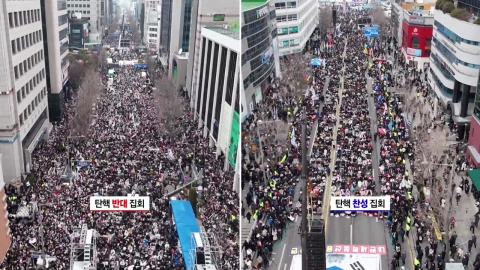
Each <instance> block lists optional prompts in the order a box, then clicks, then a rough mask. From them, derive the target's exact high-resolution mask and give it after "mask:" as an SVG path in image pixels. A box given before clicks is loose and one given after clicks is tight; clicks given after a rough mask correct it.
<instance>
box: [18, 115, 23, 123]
mask: <svg viewBox="0 0 480 270" xmlns="http://www.w3.org/2000/svg"><path fill="white" fill-rule="evenodd" d="M19 119H20V126H23V113H21V114H20V116H19Z"/></svg>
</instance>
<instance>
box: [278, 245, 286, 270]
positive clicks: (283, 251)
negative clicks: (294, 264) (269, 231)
mask: <svg viewBox="0 0 480 270" xmlns="http://www.w3.org/2000/svg"><path fill="white" fill-rule="evenodd" d="M286 247H287V245H286V244H283V250H282V256H280V262H279V263H278V270H280V267H281V266H282V261H283V255H284V254H285V248H286ZM285 267H287V264H285ZM284 269H285V268H284Z"/></svg>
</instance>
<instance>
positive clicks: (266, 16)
mask: <svg viewBox="0 0 480 270" xmlns="http://www.w3.org/2000/svg"><path fill="white" fill-rule="evenodd" d="M275 12H276V10H275V7H274V6H271V5H270V2H269V1H265V0H264V1H256V2H255V1H251V0H246V1H245V0H243V1H242V18H241V19H242V58H241V59H242V62H241V65H240V66H241V68H242V72H241V73H242V81H243V84H242V91H241V93H242V94H241V95H242V99H241V100H242V108H243V111H242V120H243V119H245V118H246V117H247V116H248V114H249V113H251V111H252V110H254V108H255V107H256V105H257V104H258V103H259V102H260V101H261V100H262V98H263V91H264V90H265V89H266V88H267V86H268V85H269V84H270V83H272V82H273V80H274V79H275V77H277V76H279V74H280V70H279V59H278V58H279V50H281V46H280V43H281V42H282V41H280V37H279V38H278V42H277V34H278V33H279V32H280V31H279V30H278V29H279V28H276V27H277V26H278V25H276V23H275V20H276V19H278V16H275Z"/></svg>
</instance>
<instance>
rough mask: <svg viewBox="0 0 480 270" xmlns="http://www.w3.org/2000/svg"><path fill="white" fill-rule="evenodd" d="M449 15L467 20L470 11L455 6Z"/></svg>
mask: <svg viewBox="0 0 480 270" xmlns="http://www.w3.org/2000/svg"><path fill="white" fill-rule="evenodd" d="M450 16H452V17H453V18H455V19H459V20H462V21H466V22H468V20H469V19H470V12H468V11H467V10H465V9H462V8H456V9H454V10H452V12H450Z"/></svg>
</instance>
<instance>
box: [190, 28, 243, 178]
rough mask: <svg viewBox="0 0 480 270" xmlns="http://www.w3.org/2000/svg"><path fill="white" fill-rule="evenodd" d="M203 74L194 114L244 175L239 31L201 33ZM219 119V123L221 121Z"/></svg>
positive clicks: (199, 81) (217, 145) (197, 92)
mask: <svg viewBox="0 0 480 270" xmlns="http://www.w3.org/2000/svg"><path fill="white" fill-rule="evenodd" d="M200 39H201V46H200V55H199V59H198V61H199V63H200V68H199V70H198V72H199V74H198V76H197V74H194V76H193V77H194V78H196V80H197V81H196V82H194V85H196V86H197V89H196V91H194V92H195V93H196V96H194V97H192V98H194V100H195V102H194V111H195V116H196V119H198V121H199V126H202V125H203V131H204V136H205V137H207V136H209V138H210V144H211V146H213V145H215V146H216V147H217V153H218V154H220V153H221V152H223V153H224V154H225V156H226V157H227V158H226V160H225V169H227V168H228V165H230V166H231V168H233V169H236V171H237V174H236V176H235V179H236V181H238V178H239V174H240V171H239V170H238V169H239V168H240V166H239V164H240V163H241V162H240V158H239V153H240V152H241V151H240V141H239V140H240V138H239V134H240V95H239V93H240V81H241V79H240V68H239V65H238V63H239V62H240V41H239V40H240V37H239V33H238V32H236V31H231V30H227V29H224V28H221V27H216V26H211V27H203V28H202V31H201V37H200ZM217 119H218V120H217Z"/></svg>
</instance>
